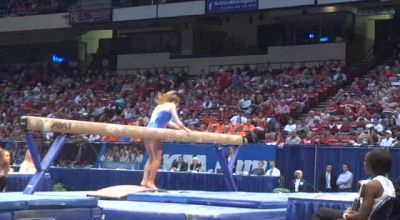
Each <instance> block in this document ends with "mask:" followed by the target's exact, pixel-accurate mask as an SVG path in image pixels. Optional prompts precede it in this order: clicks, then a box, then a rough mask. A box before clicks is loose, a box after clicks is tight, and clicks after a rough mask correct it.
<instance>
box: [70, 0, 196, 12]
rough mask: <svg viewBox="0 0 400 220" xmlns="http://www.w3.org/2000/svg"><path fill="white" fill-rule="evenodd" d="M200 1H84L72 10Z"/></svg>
mask: <svg viewBox="0 0 400 220" xmlns="http://www.w3.org/2000/svg"><path fill="white" fill-rule="evenodd" d="M193 1H200V0H135V1H126V0H103V1H100V2H99V1H96V3H83V2H82V1H80V2H78V3H77V4H76V5H75V6H74V7H73V8H72V10H96V9H105V8H124V7H136V6H144V5H159V4H168V3H178V2H193Z"/></svg>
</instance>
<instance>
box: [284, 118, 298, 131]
mask: <svg viewBox="0 0 400 220" xmlns="http://www.w3.org/2000/svg"><path fill="white" fill-rule="evenodd" d="M296 128H297V125H296V124H295V123H294V122H293V118H289V121H288V124H287V125H285V127H284V128H283V130H284V131H286V132H287V133H288V134H289V133H290V132H292V131H296Z"/></svg>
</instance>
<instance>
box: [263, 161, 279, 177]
mask: <svg viewBox="0 0 400 220" xmlns="http://www.w3.org/2000/svg"><path fill="white" fill-rule="evenodd" d="M269 166H270V167H271V168H270V169H269V170H267V172H266V173H265V175H267V176H277V177H280V176H281V171H280V170H279V169H278V168H276V162H275V160H271V161H269Z"/></svg>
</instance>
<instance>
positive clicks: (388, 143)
mask: <svg viewBox="0 0 400 220" xmlns="http://www.w3.org/2000/svg"><path fill="white" fill-rule="evenodd" d="M395 143H396V139H394V138H392V131H391V130H386V131H385V138H383V139H382V140H381V144H380V146H381V147H392V146H393V145H394V144H395Z"/></svg>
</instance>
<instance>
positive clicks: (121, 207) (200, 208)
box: [38, 191, 289, 220]
mask: <svg viewBox="0 0 400 220" xmlns="http://www.w3.org/2000/svg"><path fill="white" fill-rule="evenodd" d="M87 193H88V192H66V193H47V192H40V193H38V194H40V195H65V196H68V197H82V196H84V195H86V194H87ZM169 193H170V194H172V193H182V192H180V191H169ZM184 193H188V195H190V194H191V193H194V192H191V191H189V192H184ZM196 193H197V194H199V195H201V194H207V195H209V196H211V195H217V194H218V197H219V198H242V197H243V200H246V199H247V200H255V199H260V200H261V201H277V202H279V201H280V202H285V201H286V202H285V208H279V209H250V208H237V207H221V206H205V205H192V204H177V203H154V202H135V201H112V200H99V206H100V207H101V208H102V209H103V213H104V215H105V219H107V220H132V219H140V220H142V219H146V220H188V219H196V220H250V219H251V220H253V219H254V220H284V219H285V217H286V203H287V198H288V196H289V194H274V193H242V192H214V193H210V192H201V191H200V192H199V191H197V192H196ZM153 194H156V193H153Z"/></svg>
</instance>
